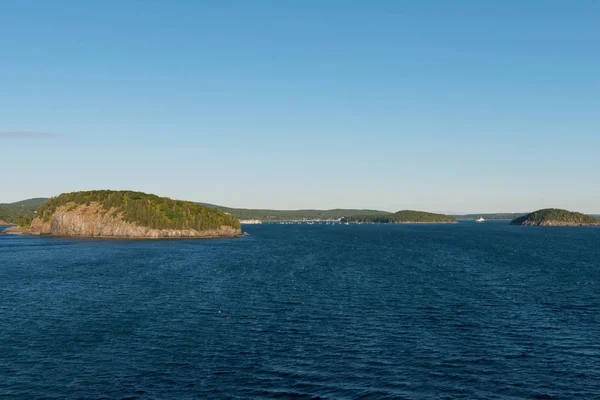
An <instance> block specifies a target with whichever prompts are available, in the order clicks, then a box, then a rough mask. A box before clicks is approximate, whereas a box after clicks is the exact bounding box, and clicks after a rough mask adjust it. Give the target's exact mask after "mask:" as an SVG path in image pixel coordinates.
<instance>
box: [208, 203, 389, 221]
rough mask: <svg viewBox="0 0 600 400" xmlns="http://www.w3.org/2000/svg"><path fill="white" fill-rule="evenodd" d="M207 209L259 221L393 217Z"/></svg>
mask: <svg viewBox="0 0 600 400" xmlns="http://www.w3.org/2000/svg"><path fill="white" fill-rule="evenodd" d="M202 204H203V205H205V206H206V207H211V208H216V209H218V210H221V211H223V212H226V213H229V214H231V215H235V216H236V217H238V218H239V219H259V220H261V221H291V220H302V219H313V220H314V219H321V220H323V219H339V218H343V217H349V216H358V215H362V216H369V215H386V214H389V215H392V214H391V213H386V212H385V211H377V210H344V209H334V210H259V209H249V208H229V207H222V206H216V205H213V204H205V203H202Z"/></svg>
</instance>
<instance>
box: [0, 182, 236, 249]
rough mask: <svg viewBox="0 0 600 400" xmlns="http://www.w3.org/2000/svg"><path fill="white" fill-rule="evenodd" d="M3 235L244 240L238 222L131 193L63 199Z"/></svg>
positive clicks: (190, 205) (71, 195) (52, 201)
mask: <svg viewBox="0 0 600 400" xmlns="http://www.w3.org/2000/svg"><path fill="white" fill-rule="evenodd" d="M2 234H16V235H50V236H79V237H110V238H216V237H236V236H240V235H241V234H242V232H241V228H240V222H239V220H238V218H237V217H234V216H232V215H229V214H226V213H224V212H222V211H219V210H216V209H212V208H208V207H204V206H202V205H200V204H197V203H193V202H189V201H181V200H172V199H169V198H167V197H159V196H156V195H152V194H147V193H142V192H134V191H115V190H95V191H86V192H72V193H64V194H61V195H60V196H57V197H53V198H51V199H48V200H47V201H45V202H44V203H43V204H42V205H41V206H40V207H39V208H38V209H37V211H36V213H35V216H34V217H25V218H21V219H20V220H19V225H18V226H15V227H13V228H7V229H5V230H4V231H2Z"/></svg>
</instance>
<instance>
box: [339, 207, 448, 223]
mask: <svg viewBox="0 0 600 400" xmlns="http://www.w3.org/2000/svg"><path fill="white" fill-rule="evenodd" d="M344 221H346V222H366V223H383V224H447V223H454V222H456V219H455V218H454V217H450V216H447V215H444V214H435V213H429V212H425V211H413V210H402V211H398V212H395V213H393V214H390V213H387V214H378V215H377V214H375V215H357V216H353V217H348V218H344Z"/></svg>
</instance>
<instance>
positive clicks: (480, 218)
mask: <svg viewBox="0 0 600 400" xmlns="http://www.w3.org/2000/svg"><path fill="white" fill-rule="evenodd" d="M475 222H485V219H483V217H479V218H478V219H476V220H475Z"/></svg>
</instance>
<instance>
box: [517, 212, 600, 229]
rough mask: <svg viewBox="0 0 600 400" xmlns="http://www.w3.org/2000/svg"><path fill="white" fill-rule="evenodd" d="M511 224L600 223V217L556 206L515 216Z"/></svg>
mask: <svg viewBox="0 0 600 400" xmlns="http://www.w3.org/2000/svg"><path fill="white" fill-rule="evenodd" d="M511 224H513V225H600V219H599V218H595V217H592V216H590V215H586V214H582V213H578V212H573V211H567V210H561V209H558V208H546V209H543V210H538V211H535V212H532V213H530V214H527V215H524V216H522V217H519V218H515V219H514V220H513V221H512V222H511Z"/></svg>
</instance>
